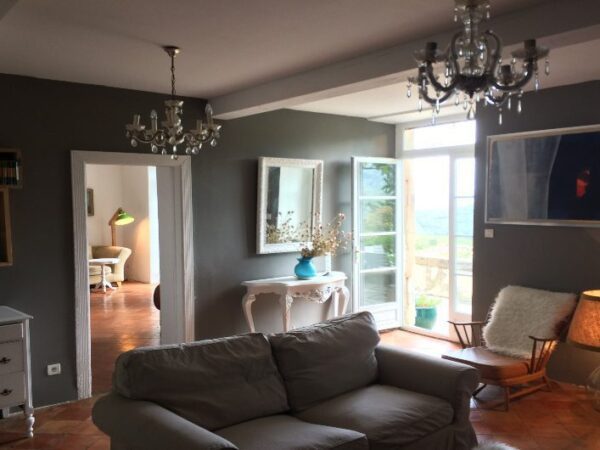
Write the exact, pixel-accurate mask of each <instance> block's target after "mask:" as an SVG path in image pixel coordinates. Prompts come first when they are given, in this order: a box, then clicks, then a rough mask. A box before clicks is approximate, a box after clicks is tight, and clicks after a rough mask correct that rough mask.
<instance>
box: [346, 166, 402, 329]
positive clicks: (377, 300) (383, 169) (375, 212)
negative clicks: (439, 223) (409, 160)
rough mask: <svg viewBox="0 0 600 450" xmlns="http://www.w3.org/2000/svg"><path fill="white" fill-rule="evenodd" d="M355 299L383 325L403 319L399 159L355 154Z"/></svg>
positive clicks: (356, 305) (357, 303)
mask: <svg viewBox="0 0 600 450" xmlns="http://www.w3.org/2000/svg"><path fill="white" fill-rule="evenodd" d="M353 185H354V188H353V197H354V201H353V225H354V226H353V231H354V236H353V239H354V269H353V271H354V277H353V279H354V283H353V284H354V301H355V303H354V305H355V310H356V309H357V310H368V311H371V312H372V313H373V315H374V316H375V319H376V321H377V325H378V327H379V328H380V329H381V328H390V327H395V326H398V325H400V302H399V297H400V296H399V295H398V286H399V279H400V278H399V272H398V263H399V261H398V258H397V254H398V245H399V242H400V241H399V235H398V225H399V217H400V208H399V202H398V186H399V183H398V161H396V160H393V159H382V158H354V159H353Z"/></svg>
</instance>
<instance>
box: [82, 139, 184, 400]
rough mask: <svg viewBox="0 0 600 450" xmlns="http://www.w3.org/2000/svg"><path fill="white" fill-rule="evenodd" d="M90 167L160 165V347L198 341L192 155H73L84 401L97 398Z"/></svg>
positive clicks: (113, 153) (83, 152)
mask: <svg viewBox="0 0 600 450" xmlns="http://www.w3.org/2000/svg"><path fill="white" fill-rule="evenodd" d="M88 164H104V165H136V166H156V167H157V184H158V198H159V201H158V216H159V241H160V267H161V271H160V272H161V274H160V276H161V299H167V300H168V301H163V302H161V314H160V327H161V344H162V343H181V342H190V341H193V340H194V333H195V330H194V325H195V324H194V317H195V315H194V300H195V298H194V250H193V236H194V233H193V216H192V166H191V157H189V156H180V157H179V158H178V159H176V160H173V159H171V158H170V157H166V156H162V155H152V154H140V153H116V152H96V151H79V150H73V151H71V183H72V196H73V242H74V259H75V345H76V370H77V396H78V398H79V399H83V398H88V397H91V395H92V367H91V329H90V291H89V284H88V262H87V245H88V239H87V226H86V220H87V213H86V206H85V192H86V175H85V172H86V171H85V166H86V165H88ZM161 174H162V175H161ZM161 198H162V199H163V201H162V202H161ZM170 249H171V250H170Z"/></svg>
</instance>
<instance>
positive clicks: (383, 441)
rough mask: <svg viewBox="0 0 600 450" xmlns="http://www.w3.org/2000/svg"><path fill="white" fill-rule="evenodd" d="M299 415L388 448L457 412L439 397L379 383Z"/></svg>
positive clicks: (440, 424) (427, 431)
mask: <svg viewBox="0 0 600 450" xmlns="http://www.w3.org/2000/svg"><path fill="white" fill-rule="evenodd" d="M296 417H298V418H299V419H302V420H305V421H307V422H312V423H318V424H321V425H328V426H331V427H339V428H346V429H349V430H355V431H358V432H360V433H364V434H366V435H367V439H368V440H369V446H370V447H369V448H370V449H371V450H384V449H396V448H398V447H400V446H403V445H405V444H408V443H410V442H413V441H416V440H418V439H421V438H423V437H424V436H427V435H429V434H432V433H434V432H435V431H436V430H439V429H441V428H443V427H445V426H447V425H450V423H451V422H452V420H453V418H454V411H453V410H452V407H451V406H450V404H449V403H448V402H446V401H444V400H442V399H439V398H437V397H431V396H429V395H424V394H419V393H417V392H412V391H406V390H404V389H399V388H396V387H393V386H386V385H379V384H375V385H372V386H368V387H365V388H361V389H357V390H355V391H352V392H347V393H346V394H343V395H340V396H339V397H336V398H333V399H331V400H328V401H326V402H323V403H319V404H318V405H316V406H314V407H312V408H310V409H307V410H305V411H303V412H301V413H299V414H297V415H296Z"/></svg>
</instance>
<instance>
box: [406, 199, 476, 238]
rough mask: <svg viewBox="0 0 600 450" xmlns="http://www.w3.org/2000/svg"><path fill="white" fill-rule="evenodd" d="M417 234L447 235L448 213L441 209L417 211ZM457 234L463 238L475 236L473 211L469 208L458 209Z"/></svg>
mask: <svg viewBox="0 0 600 450" xmlns="http://www.w3.org/2000/svg"><path fill="white" fill-rule="evenodd" d="M415 216H416V218H417V221H416V232H417V233H418V234H430V235H447V234H448V211H444V210H441V209H419V210H416V211H415ZM455 233H456V234H458V235H462V236H471V235H473V209H472V208H471V207H468V206H463V207H458V208H457V209H456V229H455Z"/></svg>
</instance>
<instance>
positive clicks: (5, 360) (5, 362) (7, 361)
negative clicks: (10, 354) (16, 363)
mask: <svg viewBox="0 0 600 450" xmlns="http://www.w3.org/2000/svg"><path fill="white" fill-rule="evenodd" d="M9 362H10V358H7V357H6V356H4V357H3V358H2V359H0V364H8V363H9Z"/></svg>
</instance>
